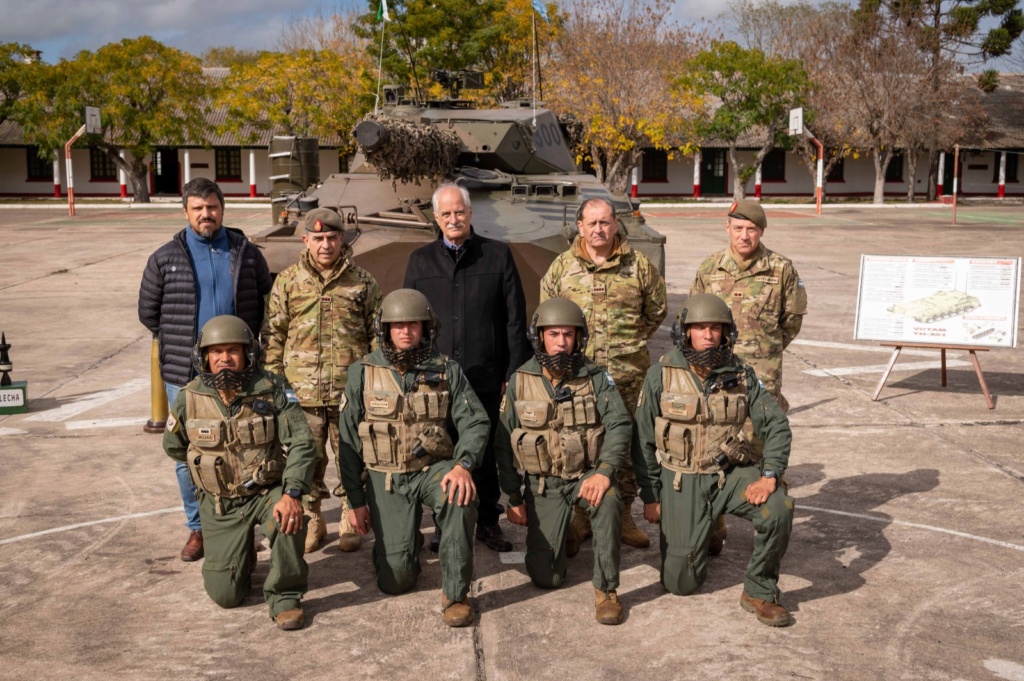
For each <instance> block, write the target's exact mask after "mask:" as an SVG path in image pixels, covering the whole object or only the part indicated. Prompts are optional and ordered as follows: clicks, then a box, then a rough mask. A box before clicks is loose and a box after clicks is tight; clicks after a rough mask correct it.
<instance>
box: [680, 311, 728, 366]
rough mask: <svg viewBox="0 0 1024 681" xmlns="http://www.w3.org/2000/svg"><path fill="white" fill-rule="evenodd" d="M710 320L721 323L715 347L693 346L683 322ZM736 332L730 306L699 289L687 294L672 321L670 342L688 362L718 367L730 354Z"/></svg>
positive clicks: (707, 321) (693, 322)
mask: <svg viewBox="0 0 1024 681" xmlns="http://www.w3.org/2000/svg"><path fill="white" fill-rule="evenodd" d="M709 322H717V323H719V324H721V325H722V327H723V328H722V342H721V344H720V345H719V346H718V347H717V348H708V349H706V350H700V351H698V350H695V349H694V348H693V345H691V344H690V338H689V336H688V335H687V334H686V326H687V324H699V323H709ZM737 333H738V332H737V329H736V323H735V322H734V321H733V318H732V311H731V310H730V309H729V306H728V305H726V304H725V301H724V300H722V299H721V298H719V297H718V296H716V295H713V294H711V293H698V294H696V295H693V296H690V297H689V298H687V299H686V304H685V305H683V309H682V311H681V312H680V313H679V316H678V317H676V321H675V323H674V324H672V342H673V343H674V344H675V346H676V347H677V348H679V350H680V351H681V352H682V353H683V357H685V358H686V361H687V362H689V363H690V364H692V365H694V366H699V367H703V368H705V369H714V368H716V367H720V366H722V365H723V364H726V363H727V362H728V361H729V360H730V359H731V358H732V351H733V348H734V347H736V337H737Z"/></svg>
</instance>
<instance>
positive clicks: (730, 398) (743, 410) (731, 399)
mask: <svg viewBox="0 0 1024 681" xmlns="http://www.w3.org/2000/svg"><path fill="white" fill-rule="evenodd" d="M746 420H747V396H746V395H725V421H723V423H743V422H744V421H746Z"/></svg>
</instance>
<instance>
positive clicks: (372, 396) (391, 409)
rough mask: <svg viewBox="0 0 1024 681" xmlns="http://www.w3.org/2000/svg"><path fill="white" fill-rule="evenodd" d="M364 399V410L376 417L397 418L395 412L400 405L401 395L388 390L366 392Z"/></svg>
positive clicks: (396, 412)
mask: <svg viewBox="0 0 1024 681" xmlns="http://www.w3.org/2000/svg"><path fill="white" fill-rule="evenodd" d="M364 400H365V406H366V412H367V413H368V414H370V415H371V416H376V417H377V418H386V419H393V418H397V414H398V412H399V410H400V409H401V406H402V397H401V395H399V394H398V393H396V392H392V391H390V390H374V391H372V392H368V393H366V396H365V398H364Z"/></svg>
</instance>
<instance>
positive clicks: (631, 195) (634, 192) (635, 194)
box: [629, 168, 639, 199]
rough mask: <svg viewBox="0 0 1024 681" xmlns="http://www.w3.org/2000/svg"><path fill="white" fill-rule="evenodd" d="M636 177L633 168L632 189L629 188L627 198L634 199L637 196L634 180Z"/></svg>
mask: <svg viewBox="0 0 1024 681" xmlns="http://www.w3.org/2000/svg"><path fill="white" fill-rule="evenodd" d="M636 175H637V172H636V168H633V186H632V188H631V189H630V190H629V196H630V197H631V198H634V199H635V198H636V197H637V196H638V195H639V192H638V191H637V179H636Z"/></svg>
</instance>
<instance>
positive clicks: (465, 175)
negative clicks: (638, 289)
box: [253, 90, 665, 314]
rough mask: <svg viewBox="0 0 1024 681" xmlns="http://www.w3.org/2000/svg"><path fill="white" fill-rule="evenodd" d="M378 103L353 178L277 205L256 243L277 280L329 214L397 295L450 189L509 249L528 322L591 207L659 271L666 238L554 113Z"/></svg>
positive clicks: (460, 104)
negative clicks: (437, 204) (599, 205)
mask: <svg viewBox="0 0 1024 681" xmlns="http://www.w3.org/2000/svg"><path fill="white" fill-rule="evenodd" d="M385 94H386V95H387V97H386V101H388V100H390V102H389V104H390V105H389V106H387V107H385V108H384V109H383V113H378V114H371V115H369V116H367V117H366V119H364V120H363V121H362V122H361V123H360V124H359V125H358V126H357V127H356V129H355V131H354V134H355V137H356V141H357V143H358V149H359V151H358V153H356V155H355V157H354V159H353V160H352V163H351V164H350V167H349V171H348V172H345V173H338V174H334V175H331V176H330V177H328V178H326V179H325V180H323V181H322V182H319V183H318V184H315V185H314V186H312V187H310V188H309V189H307V190H306V191H304V192H302V193H295V194H293V195H291V196H284V197H281V198H280V199H278V200H279V203H278V204H275V212H277V213H278V219H277V221H276V222H277V224H275V225H274V226H273V227H271V228H269V229H266V230H264V231H262V232H260V233H259V234H257V235H255V236H254V237H253V241H254V242H256V243H257V244H258V245H259V246H260V247H261V248H263V249H264V254H265V255H266V257H267V260H268V262H269V263H270V267H271V270H272V271H273V272H279V271H281V270H282V269H283V268H285V267H287V266H288V265H290V264H292V263H294V262H295V261H296V260H297V257H298V254H299V252H300V250H301V248H302V243H301V241H300V236H301V233H302V227H301V221H302V217H303V215H304V214H305V212H307V211H309V210H312V209H313V208H314V207H327V208H333V209H335V210H337V211H338V212H339V213H340V214H341V216H342V218H343V220H344V222H345V224H346V225H347V226H348V227H350V228H351V229H350V230H347V231H346V241H347V242H349V243H350V244H351V245H352V248H353V252H354V255H355V260H356V262H357V263H358V264H359V265H360V266H362V267H364V268H366V269H367V270H369V271H370V272H371V273H372V274H373V275H374V277H375V278H376V279H377V282H378V283H379V284H380V286H381V288H382V289H383V290H384V292H385V293H387V292H389V291H392V290H394V289H396V288H400V287H401V286H402V282H403V279H404V276H405V267H406V263H407V262H408V256H409V254H410V253H411V252H412V251H413V250H415V249H417V248H419V247H421V246H422V245H424V244H425V243H428V242H430V241H433V240H434V239H436V238H437V235H438V228H437V225H436V224H435V223H434V219H433V211H432V209H431V205H430V197H431V195H432V194H433V191H434V189H435V188H436V187H437V185H438V184H439V183H440V182H441V181H443V180H445V179H448V180H452V181H455V182H457V183H458V184H461V185H462V186H464V187H465V188H466V189H468V190H469V193H470V198H471V202H472V208H473V228H474V230H475V231H476V232H477V233H478V234H482V235H483V236H486V237H489V238H492V239H497V240H500V241H504V242H507V243H509V245H510V246H511V248H512V253H513V256H514V258H515V261H516V265H517V266H518V268H519V273H520V277H521V278H522V281H523V287H524V289H525V293H526V299H527V308H528V311H529V312H530V314H532V310H533V308H534V307H535V306H536V304H537V301H538V298H539V282H540V278H541V277H542V276H543V275H544V273H545V272H546V271H547V268H548V266H549V265H550V263H551V261H552V260H553V259H554V258H555V256H556V255H558V254H559V253H561V252H563V251H565V250H566V249H567V247H568V245H569V244H570V243H571V241H572V239H573V238H574V236H575V235H576V210H577V208H578V207H579V205H580V204H581V203H582V202H583V201H584V200H586V199H589V198H593V197H605V198H608V199H610V200H611V201H612V202H613V203H614V205H615V206H616V210H617V214H618V215H619V218H620V221H621V225H622V226H621V228H620V234H621V233H623V232H624V233H625V236H626V237H627V238H628V239H629V242H630V244H631V245H632V246H633V247H634V248H637V249H638V250H640V251H642V252H643V253H644V254H645V255H647V256H648V257H649V258H650V259H651V261H652V262H653V263H654V264H655V265H656V266H657V267H658V269H659V270H660V271H662V272H664V270H665V247H664V244H665V237H664V236H662V235H661V234H659V233H657V232H655V231H654V230H652V229H651V228H650V227H648V226H647V225H646V224H645V223H644V219H643V217H642V216H641V215H640V213H639V211H638V210H636V208H635V207H634V206H633V205H632V203H631V202H630V200H629V199H628V198H627V197H625V196H612V195H611V193H610V192H609V191H608V190H607V189H605V187H604V186H603V185H602V184H601V183H600V182H598V181H597V178H595V177H594V176H592V175H588V174H585V173H581V172H579V171H578V170H577V168H576V164H575V162H574V160H573V156H572V153H571V151H570V149H569V147H568V146H567V144H566V141H565V135H564V134H563V130H562V128H561V126H560V124H559V121H558V119H557V118H556V116H555V114H554V113H552V112H551V111H549V110H547V109H542V108H537V109H534V108H533V107H532V106H530V103H529V102H522V103H520V102H516V103H510V104H507V105H505V106H503V107H502V108H497V109H475V108H472V105H471V103H470V102H468V101H466V100H459V99H454V98H449V99H444V100H439V101H433V102H427V103H425V104H423V105H416V104H412V103H408V102H403V101H402V100H401V92H396V91H394V90H390V91H386V92H385ZM417 156H418V158H417ZM272 160H273V159H272Z"/></svg>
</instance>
